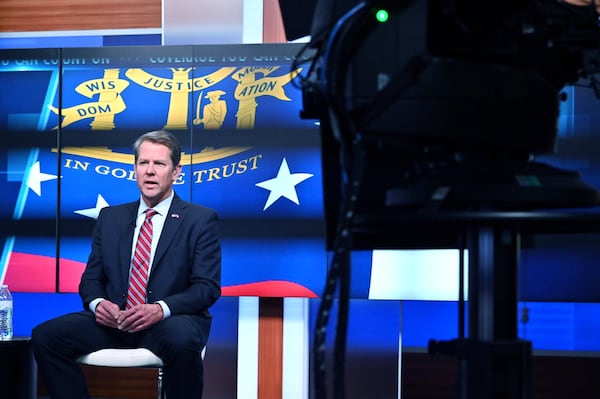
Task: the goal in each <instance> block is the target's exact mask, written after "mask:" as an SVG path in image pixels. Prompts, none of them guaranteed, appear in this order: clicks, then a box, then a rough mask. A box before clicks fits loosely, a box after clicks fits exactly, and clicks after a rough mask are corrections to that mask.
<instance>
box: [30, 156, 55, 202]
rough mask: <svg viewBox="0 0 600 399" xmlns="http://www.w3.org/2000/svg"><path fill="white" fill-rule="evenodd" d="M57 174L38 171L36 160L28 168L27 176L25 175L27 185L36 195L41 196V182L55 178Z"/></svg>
mask: <svg viewBox="0 0 600 399" xmlns="http://www.w3.org/2000/svg"><path fill="white" fill-rule="evenodd" d="M57 178H58V176H55V175H49V174H47V173H42V172H40V161H37V162H36V163H34V164H33V165H31V168H29V176H28V177H27V187H29V188H30V189H31V190H32V191H33V192H34V193H36V194H37V195H38V197H41V196H42V182H43V181H47V180H53V179H57Z"/></svg>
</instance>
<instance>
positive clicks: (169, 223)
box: [150, 195, 184, 275]
mask: <svg viewBox="0 0 600 399" xmlns="http://www.w3.org/2000/svg"><path fill="white" fill-rule="evenodd" d="M183 205H184V203H183V202H182V201H181V200H180V199H179V197H178V196H177V195H175V197H174V198H173V202H172V203H171V207H170V208H169V212H168V213H167V214H166V215H165V224H164V225H163V230H162V232H161V233H160V240H159V241H158V245H157V246H156V253H155V254H154V261H153V262H152V270H150V275H152V274H153V273H154V271H155V270H156V265H158V264H159V263H160V261H161V259H162V258H163V256H164V255H165V253H166V252H167V248H169V245H171V241H173V239H174V238H175V236H176V235H177V230H178V229H179V226H180V225H181V222H182V221H183V218H184V206H183Z"/></svg>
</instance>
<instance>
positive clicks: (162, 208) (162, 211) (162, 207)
mask: <svg viewBox="0 0 600 399" xmlns="http://www.w3.org/2000/svg"><path fill="white" fill-rule="evenodd" d="M174 196H175V191H174V190H171V195H169V196H168V197H167V198H165V199H164V200H162V201H160V202H159V203H158V204H156V206H154V207H152V209H154V210H155V211H156V212H157V213H158V214H159V215H162V216H165V215H166V214H167V212H169V208H170V207H171V203H172V202H173V197H174ZM148 209H150V208H149V207H148V205H146V203H145V202H144V200H143V199H142V197H141V196H140V205H139V207H138V216H140V215H141V214H143V213H145V212H146V211H147V210H148Z"/></svg>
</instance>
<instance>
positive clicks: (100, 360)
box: [77, 347, 206, 399]
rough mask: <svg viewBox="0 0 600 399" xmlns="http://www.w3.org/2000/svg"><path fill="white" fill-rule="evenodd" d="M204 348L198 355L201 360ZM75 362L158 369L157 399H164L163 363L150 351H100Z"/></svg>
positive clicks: (109, 349) (90, 364)
mask: <svg viewBox="0 0 600 399" xmlns="http://www.w3.org/2000/svg"><path fill="white" fill-rule="evenodd" d="M205 353H206V347H204V348H203V349H202V353H201V354H200V355H201V357H202V360H204V355H205ZM77 362H78V363H81V364H87V365H89V366H102V367H144V368H157V369H158V399H164V397H165V396H164V392H163V365H164V364H163V361H162V359H161V358H160V357H158V356H156V355H155V354H154V353H153V352H152V351H150V350H149V349H146V348H132V349H129V348H127V349H113V348H108V349H100V350H97V351H95V352H91V353H88V354H87V355H83V356H81V357H79V358H77Z"/></svg>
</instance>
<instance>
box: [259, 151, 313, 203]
mask: <svg viewBox="0 0 600 399" xmlns="http://www.w3.org/2000/svg"><path fill="white" fill-rule="evenodd" d="M312 176H313V175H311V174H310V173H290V168H289V167H288V164H287V161H286V160H285V158H283V161H281V166H279V172H277V177H275V178H273V179H269V180H265V181H263V182H260V183H256V186H257V187H260V188H264V189H265V190H269V191H270V192H271V193H270V194H269V198H267V202H266V203H265V207H264V208H263V211H264V210H266V209H267V208H268V207H270V206H271V205H273V203H274V202H275V201H277V200H278V199H279V198H281V197H285V198H287V199H289V200H290V201H292V202H293V203H294V204H296V205H300V202H299V201H298V194H297V193H296V185H297V184H300V183H302V182H303V181H304V180H306V179H308V178H309V177H312Z"/></svg>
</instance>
